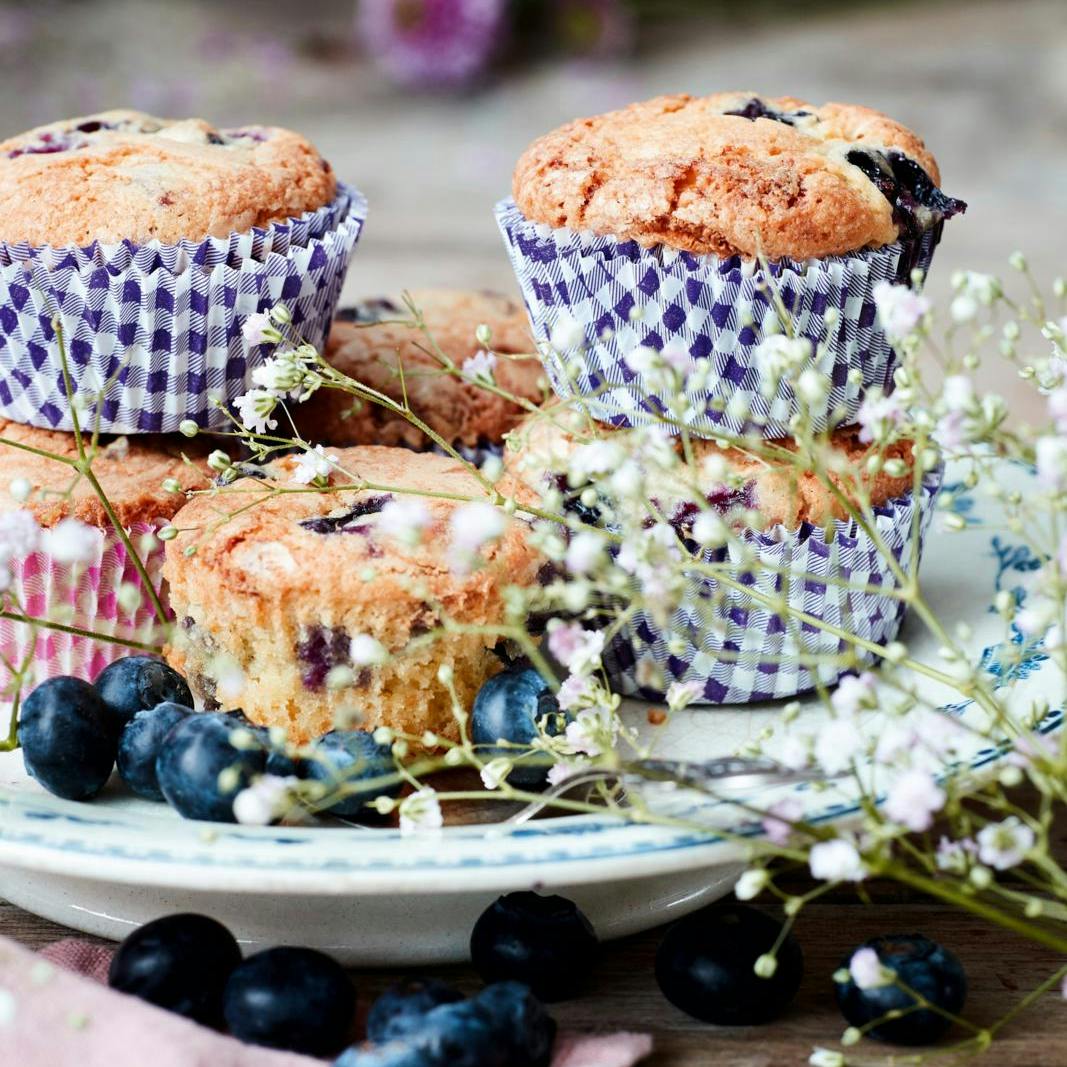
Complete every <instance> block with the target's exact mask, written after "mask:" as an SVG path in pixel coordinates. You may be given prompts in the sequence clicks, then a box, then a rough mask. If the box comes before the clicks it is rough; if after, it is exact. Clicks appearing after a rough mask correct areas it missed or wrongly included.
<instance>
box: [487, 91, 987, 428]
mask: <svg viewBox="0 0 1067 1067" xmlns="http://www.w3.org/2000/svg"><path fill="white" fill-rule="evenodd" d="M939 181H940V175H939V172H938V167H937V163H936V162H935V160H934V158H933V156H932V155H931V154H930V152H929V151H928V150H927V149H926V147H925V145H924V144H923V142H922V141H921V140H920V139H919V138H918V136H917V135H916V134H914V133H913V132H912V131H911V130H909V129H907V128H906V127H904V126H902V125H901V124H900V123H898V122H894V121H893V120H892V119H889V118H887V117H886V116H884V115H881V114H879V113H878V112H876V111H871V110H870V109H868V108H864V107H858V106H854V105H846V104H825V105H822V106H816V105H813V104H807V103H805V102H804V101H802V100H797V99H794V98H792V97H781V98H776V99H771V98H761V97H759V96H754V95H753V94H751V93H719V94H716V95H714V96H707V97H701V98H695V97H690V96H663V97H657V98H656V99H654V100H649V101H646V102H645V103H641V104H633V105H632V106H630V107H627V108H623V109H622V110H620V111H612V112H609V113H608V114H605V115H598V116H596V117H594V118H589V119H580V120H578V121H575V122H571V123H568V124H567V125H565V126H562V127H560V128H559V129H558V130H555V131H553V132H552V133H549V134H546V135H545V136H544V137H542V138H540V139H539V140H537V141H535V142H534V143H533V144H532V145H531V146H530V147H529V148H528V149H527V150H526V152H525V153H524V154H523V156H522V158H521V159H520V160H519V162H518V165H517V167H516V168H515V174H514V180H513V197H512V198H508V199H506V200H504V201H502V202H501V203H500V204H499V205H498V206H497V222H498V224H499V225H500V229H501V231H502V233H503V236H504V240H505V243H506V245H507V249H508V254H509V256H510V257H511V261H512V265H513V266H514V268H515V274H516V277H517V278H518V281H519V285H520V288H521V289H522V295H523V299H524V301H525V303H526V307H527V309H528V311H529V314H530V318H531V320H532V323H533V328H534V335H535V337H536V338H537V340H538V342H539V344H540V350H541V353H542V356H543V359H544V362H545V369H546V371H547V372H548V377H549V379H550V381H551V383H552V386H553V388H554V389H555V391H556V392H557V393H558V394H559V395H560V396H562V397H564V398H567V399H575V398H577V399H580V400H581V401H582V402H583V403H584V404H585V406H586V408H587V410H588V412H589V414H590V415H591V416H592V417H593V418H595V419H598V420H599V421H601V422H609V423H611V424H612V425H616V426H637V425H646V424H648V423H651V422H661V423H664V424H665V425H668V426H671V427H673V430H674V432H677V431H678V429H679V428H680V424H681V423H682V422H683V421H684V424H685V426H686V427H687V428H688V430H689V431H690V433H692V434H695V435H697V436H700V437H717V436H721V435H742V434H744V435H748V434H753V433H755V434H758V435H759V436H761V437H764V438H776V437H785V436H787V435H788V434H789V433H790V427H791V425H793V420H794V419H795V418H797V417H799V416H801V415H802V416H803V417H804V418H805V419H807V420H808V421H809V422H810V423H811V424H812V425H813V426H814V428H815V429H817V430H820V431H821V430H825V429H833V428H834V427H836V426H842V425H847V424H849V423H850V422H854V421H855V420H856V416H857V413H858V412H859V409H860V406H861V404H862V403H863V398H864V395H865V394H866V393H867V391H868V390H870V389H872V388H878V389H886V388H887V387H888V386H889V385H890V384H891V383H892V380H893V371H894V369H895V361H896V356H895V354H894V352H893V348H892V345H891V344H890V341H889V338H888V337H887V336H886V333H885V330H884V328H883V324H882V323H881V322H880V321H879V317H878V310H877V302H876V300H875V295H874V294H875V292H876V291H877V290H878V287H879V285H880V284H883V283H891V284H905V285H910V284H918V283H920V282H921V280H922V279H923V278H924V277H925V275H926V272H927V271H928V270H929V267H930V263H931V261H932V259H933V254H934V250H935V248H936V247H937V243H938V241H939V239H940V236H941V231H942V226H943V223H944V220H945V219H948V218H951V217H952V216H953V215H957V214H959V213H960V212H962V211H963V210H964V208H965V207H966V205H965V204H964V203H963V202H962V201H959V200H953V199H952V198H950V197H947V196H945V195H944V194H943V193H942V192H941V190H940V189H939V188H938V185H937V183H938V182H939ZM782 333H785V334H788V335H790V336H792V337H794V338H795V339H796V340H797V342H798V343H800V344H803V345H804V351H803V353H802V354H801V355H800V356H799V357H798V360H797V367H796V373H795V374H789V375H783V376H781V377H773V375H771V374H770V373H769V372H768V371H767V369H766V363H767V359H766V356H767V354H766V352H765V350H764V343H765V342H766V341H767V340H768V339H769V338H771V337H773V336H775V335H780V334H782ZM642 348H648V349H652V350H654V351H655V352H657V353H660V355H661V356H662V357H663V359H664V360H669V362H670V363H671V365H672V366H674V367H675V368H677V371H678V374H677V378H676V379H675V378H672V379H669V380H668V381H667V384H664V382H665V379H664V378H663V377H660V378H659V379H657V380H653V379H652V378H651V377H650V376H649V375H648V374H647V373H645V372H644V371H643V370H642V369H641V368H642V367H643V366H647V364H648V360H647V359H642V358H639V350H640V349H642ZM635 357H638V358H635ZM803 370H810V371H812V372H813V373H814V374H816V375H817V376H819V377H821V378H822V379H823V380H824V381H825V382H826V386H827V387H826V389H825V391H824V393H823V397H822V399H821V400H820V401H818V402H815V403H812V402H811V401H810V399H809V400H807V401H802V400H801V399H800V398H798V397H797V396H796V394H795V391H794V388H793V383H794V381H796V380H797V378H798V377H799V375H800V373H801V372H802V371H803ZM772 379H773V380H772ZM666 414H669V415H670V416H671V418H670V419H668V420H664V419H663V416H664V415H666Z"/></svg>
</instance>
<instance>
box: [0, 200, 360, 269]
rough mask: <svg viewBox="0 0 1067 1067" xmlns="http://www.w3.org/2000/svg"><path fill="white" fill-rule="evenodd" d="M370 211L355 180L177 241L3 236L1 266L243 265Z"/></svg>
mask: <svg viewBox="0 0 1067 1067" xmlns="http://www.w3.org/2000/svg"><path fill="white" fill-rule="evenodd" d="M366 217H367V201H366V198H365V197H364V196H363V194H362V193H361V192H360V191H359V190H358V189H356V188H354V187H353V186H350V185H345V184H344V183H338V186H337V195H336V196H335V197H334V198H333V200H331V201H330V202H329V203H328V204H324V205H323V206H322V207H319V208H315V209H314V210H312V211H305V212H304V213H303V214H302V215H299V216H296V217H294V218H289V219H279V220H277V221H275V222H271V223H269V224H268V225H266V226H258V227H255V228H254V229H251V230H247V231H245V232H244V233H231V234H229V235H227V236H226V237H203V238H201V239H200V240H198V241H193V240H189V239H183V240H181V241H178V242H177V243H175V244H162V243H160V242H159V241H152V242H149V243H148V244H144V245H138V244H135V243H134V242H132V241H121V242H118V243H116V244H101V243H100V242H95V241H94V242H93V243H92V244H90V245H87V246H85V247H84V248H79V247H76V246H69V247H53V246H51V245H30V244H27V243H26V242H20V243H18V244H11V243H9V242H7V241H0V267H7V266H10V265H11V264H15V263H26V262H28V261H39V262H41V263H43V264H44V265H45V266H46V267H48V269H49V270H70V269H75V270H91V269H94V268H106V269H108V270H127V269H129V268H130V267H131V266H132V267H135V268H136V269H137V270H139V271H141V272H142V273H148V272H149V271H154V270H167V271H170V273H172V274H180V273H181V272H182V271H186V270H189V269H190V268H191V267H200V268H211V267H216V266H218V265H219V264H220V263H221V264H226V265H227V266H231V267H238V266H240V264H241V263H242V262H243V261H244V260H246V259H255V260H260V261H262V260H264V259H265V258H266V257H267V256H269V255H272V254H277V255H283V256H284V255H287V254H288V253H289V250H290V249H291V248H306V247H307V245H308V243H309V242H311V241H315V240H318V239H321V238H322V237H323V236H325V235H326V234H328V233H330V232H331V231H333V230H336V229H337V228H338V227H339V226H340V225H341V223H342V222H344V221H345V220H348V219H359V220H360V221H361V222H362V221H363V220H365V219H366Z"/></svg>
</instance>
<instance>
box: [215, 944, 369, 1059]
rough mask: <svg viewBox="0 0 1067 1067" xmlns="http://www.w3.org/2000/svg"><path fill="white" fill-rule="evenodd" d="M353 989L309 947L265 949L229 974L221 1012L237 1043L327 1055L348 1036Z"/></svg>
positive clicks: (337, 967) (341, 973)
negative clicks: (242, 1042) (243, 1042)
mask: <svg viewBox="0 0 1067 1067" xmlns="http://www.w3.org/2000/svg"><path fill="white" fill-rule="evenodd" d="M355 1012H356V993H355V990H354V989H353V988H352V983H351V982H350V981H349V980H348V975H347V974H345V972H344V969H343V968H342V967H341V965H340V964H339V963H337V962H336V961H335V960H332V959H331V958H330V957H329V956H327V955H325V954H324V953H322V952H316V951H315V950H314V949H310V948H271V949H267V950H266V951H265V952H259V953H257V954H256V955H255V956H251V957H249V958H248V959H247V960H245V961H244V963H242V964H241V965H240V966H238V967H237V969H236V970H235V971H234V972H233V973H232V974H231V975H230V980H229V981H228V982H227V983H226V989H225V992H224V994H223V1015H224V1016H225V1018H226V1025H227V1026H228V1027H229V1030H230V1033H231V1034H233V1036H234V1037H236V1038H237V1039H238V1040H239V1041H245V1042H247V1043H248V1044H250V1045H265V1046H266V1047H267V1048H278V1049H287V1050H289V1051H291V1052H303V1053H305V1054H306V1055H308V1056H331V1055H334V1054H336V1053H337V1052H338V1050H339V1049H341V1048H343V1047H344V1045H345V1043H346V1042H347V1041H348V1040H349V1032H350V1031H351V1029H352V1022H353V1020H354V1018H355Z"/></svg>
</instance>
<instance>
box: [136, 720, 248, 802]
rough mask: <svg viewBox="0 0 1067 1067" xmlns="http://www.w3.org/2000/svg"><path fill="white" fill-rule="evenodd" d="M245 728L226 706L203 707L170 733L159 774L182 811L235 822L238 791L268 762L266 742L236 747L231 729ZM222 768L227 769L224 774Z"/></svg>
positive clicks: (159, 761) (163, 787)
mask: <svg viewBox="0 0 1067 1067" xmlns="http://www.w3.org/2000/svg"><path fill="white" fill-rule="evenodd" d="M241 729H247V727H242V725H241V724H240V723H239V722H237V721H235V720H234V719H232V718H231V717H230V716H229V715H227V714H225V713H224V712H201V713H200V714H197V715H190V716H189V717H188V718H186V719H184V720H183V721H182V722H179V723H178V725H177V726H175V727H174V728H173V729H172V730H171V731H170V733H169V734H167V743H166V744H165V745H163V747H162V749H161V750H160V753H159V757H158V759H157V760H156V775H157V777H158V780H159V788H160V789H161V790H162V792H163V796H164V797H165V798H166V800H167V803H168V804H170V805H171V807H173V808H174V809H175V810H176V811H177V812H178V814H179V815H181V816H183V817H184V818H186V819H204V820H207V821H208V822H236V818H235V816H234V813H233V801H234V797H236V796H237V794H238V793H239V792H240V791H241V790H242V789H245V788H247V787H248V786H250V785H251V784H252V782H253V780H254V779H255V777H256V776H257V775H260V774H262V773H263V772H264V769H265V767H266V763H267V754H266V750H265V748H264V747H260V746H258V745H257V746H253V747H251V748H243V749H237V748H235V747H234V745H233V741H232V738H233V734H234V732H235V731H236V730H241ZM224 771H226V772H229V773H227V774H225V775H224V774H223V772H224ZM220 776H222V780H221V781H220Z"/></svg>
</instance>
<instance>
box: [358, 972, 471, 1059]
mask: <svg viewBox="0 0 1067 1067" xmlns="http://www.w3.org/2000/svg"><path fill="white" fill-rule="evenodd" d="M459 1000H463V994H462V993H461V992H460V991H459V990H458V989H456V987H455V986H451V985H449V984H448V983H447V982H442V981H441V980H440V979H437V978H405V979H403V980H401V981H399V982H397V983H395V984H394V985H391V986H390V987H389V988H388V989H387V990H385V992H384V993H382V995H381V996H380V997H378V999H377V1000H376V1001H375V1002H374V1003H373V1004H372V1005H371V1009H370V1011H369V1012H367V1040H368V1041H373V1042H374V1043H375V1044H383V1043H384V1042H386V1041H389V1040H391V1039H393V1038H396V1037H400V1036H401V1035H403V1034H404V1033H405V1032H406V1031H407V1030H409V1029H411V1027H412V1024H413V1023H415V1022H417V1020H418V1019H419V1018H421V1017H422V1016H423V1015H425V1014H426V1013H427V1012H428V1011H430V1010H431V1009H432V1008H436V1007H437V1006H438V1005H439V1004H453V1003H455V1002H456V1001H459Z"/></svg>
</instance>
